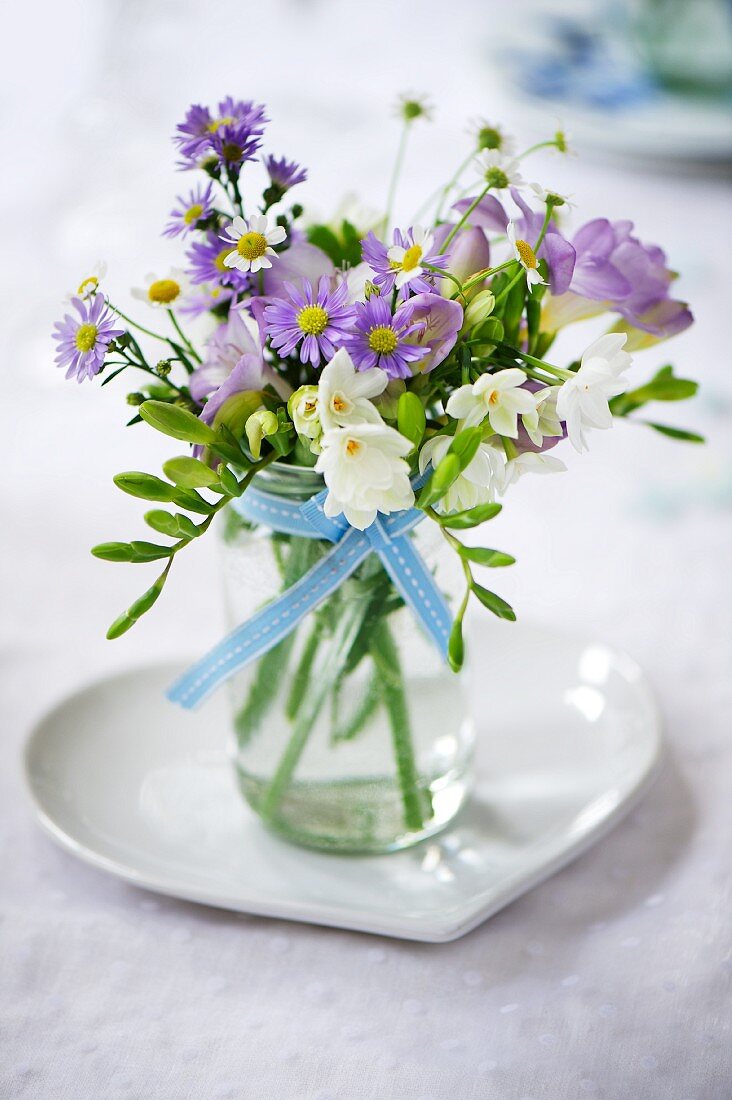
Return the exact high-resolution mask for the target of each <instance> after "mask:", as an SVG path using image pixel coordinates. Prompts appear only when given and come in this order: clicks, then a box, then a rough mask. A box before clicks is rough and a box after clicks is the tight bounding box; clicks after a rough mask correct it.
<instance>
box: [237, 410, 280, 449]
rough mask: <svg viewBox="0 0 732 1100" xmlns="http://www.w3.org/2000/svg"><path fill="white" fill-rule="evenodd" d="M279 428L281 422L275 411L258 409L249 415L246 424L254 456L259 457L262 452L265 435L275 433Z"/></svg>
mask: <svg viewBox="0 0 732 1100" xmlns="http://www.w3.org/2000/svg"><path fill="white" fill-rule="evenodd" d="M278 428H279V422H278V420H277V417H276V415H275V414H274V413H273V412H269V411H268V410H267V409H257V411H256V412H255V413H252V415H251V416H250V417H249V419H248V420H247V422H246V425H245V429H244V430H245V431H246V433H247V439H248V440H249V450H250V451H251V452H252V457H253V458H259V456H260V454H261V453H262V440H263V439H264V437H265V436H268V435H274V434H275V432H276V431H277V430H278Z"/></svg>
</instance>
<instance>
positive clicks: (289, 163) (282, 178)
mask: <svg viewBox="0 0 732 1100" xmlns="http://www.w3.org/2000/svg"><path fill="white" fill-rule="evenodd" d="M263 163H264V167H265V168H266V169H267V172H268V174H269V178H270V181H271V183H272V186H273V187H275V188H276V189H277V191H279V192H280V194H282V195H284V193H285V191H289V189H290V188H291V187H295V185H296V184H298V183H304V182H305V180H306V179H307V178H308V173H307V169H306V168H301V167H300V165H299V164H296V163H295V161H294V160H286V159H285V157H280V159H279V160H278V159H277V157H273V156H271V155H270V156H267V157H265V158H264V161H263Z"/></svg>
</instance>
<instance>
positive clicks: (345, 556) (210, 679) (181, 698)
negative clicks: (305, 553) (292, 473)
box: [167, 528, 371, 710]
mask: <svg viewBox="0 0 732 1100" xmlns="http://www.w3.org/2000/svg"><path fill="white" fill-rule="evenodd" d="M370 553H371V545H370V543H369V541H368V539H367V538H365V537H364V535H363V534H362V533H361V532H360V531H357V530H356V529H355V528H350V529H349V531H348V532H347V534H346V535H345V536H344V537H343V538H342V539H341V541H340V542H339V543H338V544H337V545H336V546H334V547H333V549H332V550H331V551H330V552H329V553H328V554H327V555H326V556H325V557H324V558H322V560H321V561H319V562H318V563H317V564H316V565H314V566H313V568H312V569H311V570H310V571H309V572H308V573H306V574H305V576H304V577H301V578H300V580H299V581H297V582H296V583H295V584H293V585H292V586H291V587H290V588H288V589H287V590H286V591H285V592H283V593H282V595H281V596H279V597H278V598H277V599H276V600H274V601H272V602H271V603H268V604H267V605H266V606H265V607H263V608H262V609H261V610H260V611H258V612H257V613H256V615H253V616H252V618H251V619H249V620H248V621H247V622H245V623H242V625H241V626H238V627H237V628H236V629H235V630H233V631H232V632H231V633H230V634H228V635H227V637H226V638H224V639H223V641H221V642H219V644H218V645H216V646H214V648H213V649H211V650H209V652H208V653H207V654H206V656H205V657H202V658H201V660H200V661H197V662H196V663H195V664H194V665H192V666H191V667H190V668H189V669H188V670H187V671H186V672H184V673H183V675H182V676H181V677H180V678H179V679H178V680H176V682H175V683H174V684H173V685H172V687H171V688H170V689H169V690H168V692H167V696H168V699H170V701H171V702H173V703H179V704H180V705H181V706H182V707H185V708H186V709H187V710H191V709H193V708H194V707H197V706H199V704H200V703H202V702H203V701H204V699H207V698H208V696H209V695H210V694H211V693H212V692H213V691H215V690H216V688H217V687H218V686H219V685H220V684H221V683H222V682H223V681H224V680H227V679H229V677H230V676H233V675H234V673H236V672H238V671H239V670H240V669H242V668H244V667H245V666H246V665H248V664H249V663H250V662H251V661H255V660H256V659H257V658H258V657H261V656H262V654H263V653H266V652H267V651H268V650H270V649H272V648H273V647H274V646H276V645H277V644H278V642H281V641H282V639H283V638H284V637H286V635H287V634H289V633H290V631H291V630H294V628H295V627H296V626H297V624H298V623H299V622H300V621H301V619H303V618H304V617H305V616H306V615H307V614H308V612H310V611H312V610H313V609H314V608H316V607H317V606H318V605H319V604H321V603H322V602H323V600H325V599H327V598H328V596H330V595H331V594H332V593H333V592H335V590H336V589H337V588H339V587H340V586H341V584H343V582H344V580H346V578H347V577H349V576H350V575H351V573H353V571H354V570H355V569H356V568H357V567H358V566H359V565H360V564H361V562H362V561H363V560H364V558H365V557H367V555H368V554H370Z"/></svg>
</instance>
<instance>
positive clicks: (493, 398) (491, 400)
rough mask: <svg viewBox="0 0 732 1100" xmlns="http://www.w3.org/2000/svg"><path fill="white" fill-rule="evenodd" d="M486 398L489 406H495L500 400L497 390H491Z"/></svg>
mask: <svg viewBox="0 0 732 1100" xmlns="http://www.w3.org/2000/svg"><path fill="white" fill-rule="evenodd" d="M487 397H488V404H489V405H497V404H498V402H499V400H500V398H501V395H500V393H499V391H498V390H491V392H490V393H489V394H488V395H487Z"/></svg>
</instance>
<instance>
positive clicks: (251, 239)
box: [236, 232, 267, 260]
mask: <svg viewBox="0 0 732 1100" xmlns="http://www.w3.org/2000/svg"><path fill="white" fill-rule="evenodd" d="M236 251H237V252H238V253H239V255H240V256H243V257H244V259H245V260H258V259H259V257H260V256H264V254H265V252H266V251H267V238H266V237H265V235H264V233H252V232H250V233H244V234H243V236H241V237H240V238H239V240H238V241H237V242H236Z"/></svg>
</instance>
